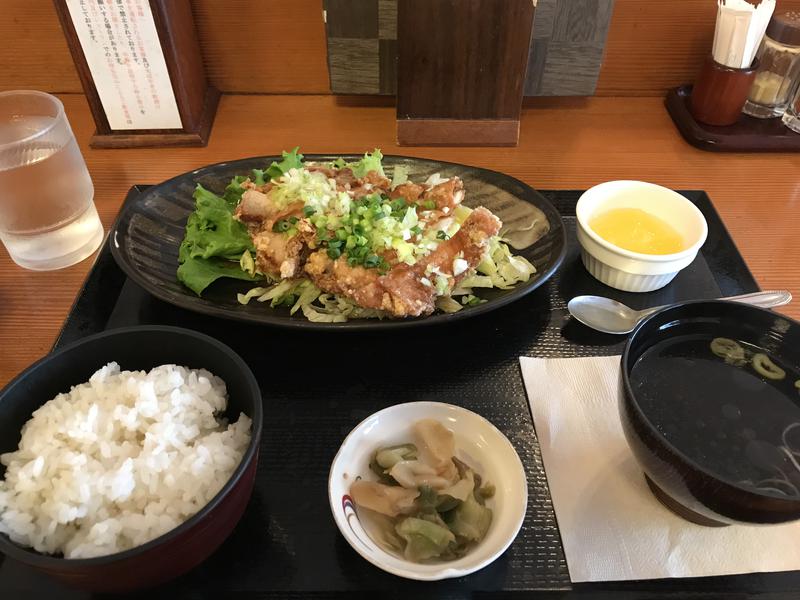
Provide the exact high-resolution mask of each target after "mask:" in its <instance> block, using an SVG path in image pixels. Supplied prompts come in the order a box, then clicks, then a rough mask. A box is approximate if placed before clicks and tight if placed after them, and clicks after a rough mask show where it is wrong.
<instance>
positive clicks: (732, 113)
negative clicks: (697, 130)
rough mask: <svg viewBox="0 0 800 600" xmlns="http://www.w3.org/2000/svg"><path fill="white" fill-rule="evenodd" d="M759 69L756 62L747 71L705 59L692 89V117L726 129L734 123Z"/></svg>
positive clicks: (711, 58)
mask: <svg viewBox="0 0 800 600" xmlns="http://www.w3.org/2000/svg"><path fill="white" fill-rule="evenodd" d="M757 69H758V60H755V61H753V64H752V65H751V66H750V67H748V68H746V69H734V68H733V67H727V66H725V65H722V64H720V63H718V62H717V61H715V60H714V58H713V57H712V56H710V55H709V56H708V58H706V61H705V63H703V68H702V69H701V70H700V75H699V76H698V78H697V81H696V82H695V84H694V88H693V89H692V96H691V99H690V101H689V109H690V110H691V113H692V116H693V117H694V118H695V119H696V120H697V121H699V122H701V123H705V124H706V125H716V126H726V125H733V124H734V123H736V122H737V121H738V120H739V118H740V117H741V115H742V108H744V103H745V102H746V101H747V95H748V92H749V91H750V87H751V86H752V85H753V80H754V79H755V76H756V70H757Z"/></svg>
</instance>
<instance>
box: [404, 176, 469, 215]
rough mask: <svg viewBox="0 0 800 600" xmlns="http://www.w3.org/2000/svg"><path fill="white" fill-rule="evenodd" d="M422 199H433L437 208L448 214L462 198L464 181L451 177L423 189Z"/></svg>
mask: <svg viewBox="0 0 800 600" xmlns="http://www.w3.org/2000/svg"><path fill="white" fill-rule="evenodd" d="M398 187H399V186H398ZM422 199H423V200H433V202H434V203H435V204H436V209H437V210H440V211H442V212H443V213H444V214H449V213H450V212H451V211H452V210H453V209H454V208H455V207H456V206H458V205H459V204H461V201H462V200H463V199H464V182H463V181H461V179H460V178H458V177H451V178H450V179H448V180H447V181H445V182H444V183H440V184H438V185H435V186H433V187H432V188H430V189H429V190H427V191H425V193H424V194H423V195H422Z"/></svg>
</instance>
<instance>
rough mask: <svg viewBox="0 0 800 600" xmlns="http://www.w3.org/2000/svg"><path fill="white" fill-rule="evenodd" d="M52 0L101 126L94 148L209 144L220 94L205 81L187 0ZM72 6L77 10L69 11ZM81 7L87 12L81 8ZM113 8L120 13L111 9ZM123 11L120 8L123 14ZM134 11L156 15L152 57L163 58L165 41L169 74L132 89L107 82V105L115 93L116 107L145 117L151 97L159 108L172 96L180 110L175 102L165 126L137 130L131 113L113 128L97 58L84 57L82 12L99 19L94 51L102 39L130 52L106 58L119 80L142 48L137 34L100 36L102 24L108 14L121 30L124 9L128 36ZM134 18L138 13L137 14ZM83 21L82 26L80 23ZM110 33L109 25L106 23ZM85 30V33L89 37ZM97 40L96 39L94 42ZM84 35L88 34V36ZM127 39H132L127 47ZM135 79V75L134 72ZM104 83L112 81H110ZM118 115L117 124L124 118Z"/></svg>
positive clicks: (119, 50) (87, 96) (116, 49)
mask: <svg viewBox="0 0 800 600" xmlns="http://www.w3.org/2000/svg"><path fill="white" fill-rule="evenodd" d="M53 1H54V4H55V8H56V12H57V13H58V17H59V20H60V21H61V27H62V29H63V31H64V35H65V36H66V39H67V43H68V45H69V49H70V52H71V53H72V58H73V61H74V62H75V66H76V68H77V71H78V75H79V76H80V79H81V83H82V84H83V89H84V92H85V93H86V98H87V100H88V102H89V106H90V108H91V110H92V115H93V116H94V121H95V125H96V128H97V129H96V131H95V134H94V135H93V136H92V139H91V142H90V146H91V147H93V148H134V147H145V146H205V145H206V144H207V143H208V138H209V135H210V133H211V126H212V124H213V122H214V116H215V114H216V110H217V104H218V103H219V96H220V94H219V91H218V90H217V89H216V88H214V87H213V86H211V85H209V83H208V80H207V79H206V75H205V68H204V66H203V58H202V55H201V53H200V44H199V42H198V38H197V31H196V29H195V25H194V18H193V16H192V10H191V4H190V0H123V1H122V2H117V1H116V0H85V2H84V1H83V0H53ZM90 2H91V3H94V5H91V4H90ZM143 4H149V9H150V11H149V12H148V11H146V10H143V9H146V8H147V7H146V6H143ZM98 5H99V9H98ZM71 10H72V11H73V13H71V12H70V11H71ZM79 11H82V14H81V12H79ZM99 11H102V12H99ZM114 11H117V12H116V13H114ZM119 11H123V12H122V13H119ZM137 11H138V16H139V18H144V19H148V18H149V13H152V21H153V23H154V25H155V31H156V32H157V40H152V42H153V43H152V44H151V46H150V56H151V60H152V62H153V63H155V62H157V60H160V56H158V54H159V48H158V46H159V45H160V52H163V63H162V65H163V64H164V63H165V64H166V73H167V75H168V81H167V80H166V78H164V79H163V80H162V81H161V85H160V88H159V86H158V85H156V84H153V80H152V79H150V80H149V82H150V84H151V85H150V86H148V85H142V84H141V76H140V81H138V82H137V84H135V85H134V84H131V86H132V88H129V89H127V90H126V91H118V90H110V89H108V87H107V88H106V89H105V90H104V91H105V92H106V102H107V103H108V101H109V98H111V100H112V101H113V102H114V103H117V104H116V106H115V108H117V109H118V108H119V106H120V105H123V104H124V105H125V109H124V110H125V111H127V112H126V113H125V114H126V115H130V113H131V112H136V115H134V118H140V115H145V114H146V113H147V110H148V108H150V107H148V106H146V103H147V102H151V98H153V100H152V103H153V106H156V107H160V106H161V105H162V103H166V104H171V103H172V102H174V105H177V114H175V112H174V105H173V106H172V110H173V114H174V117H173V119H172V121H171V123H170V126H169V127H166V128H132V127H131V126H130V125H131V123H132V122H133V121H132V119H131V120H130V121H128V122H127V124H126V125H125V126H123V127H121V128H120V127H117V128H113V127H112V126H111V123H110V118H109V116H108V114H107V109H111V107H110V106H108V104H107V105H106V106H104V103H103V98H102V94H101V93H100V92H99V91H98V83H97V82H96V75H97V74H98V73H99V71H98V70H97V69H98V67H97V63H95V65H94V68H95V70H94V71H93V70H92V67H90V63H89V62H88V61H87V55H86V52H85V48H84V47H83V46H82V43H81V38H80V36H79V34H78V32H77V30H76V25H75V21H74V19H76V18H80V19H84V18H85V20H86V22H87V23H88V22H89V21H90V20H94V24H93V25H92V27H94V30H93V33H92V35H93V36H95V35H96V36H98V38H99V39H101V42H99V43H98V44H95V45H94V51H95V52H96V51H97V46H98V45H102V46H104V47H105V50H104V52H108V53H110V52H111V51H112V50H113V51H117V52H120V53H122V52H123V51H125V52H128V53H129V54H128V55H123V54H117V55H115V58H116V59H118V60H112V58H111V56H109V57H108V61H107V65H108V69H112V68H113V69H114V70H115V71H116V72H115V73H114V77H115V78H117V79H119V78H120V77H124V76H125V74H126V73H128V72H129V71H128V70H127V66H128V61H129V60H130V59H129V56H130V55H132V53H135V52H136V51H137V50H136V49H137V47H140V46H138V43H137V41H136V40H135V38H132V37H131V36H119V37H118V38H117V39H116V40H115V42H114V43H115V44H116V45H114V46H113V48H109V43H110V36H111V34H110V33H109V34H108V37H102V36H103V34H104V33H105V32H104V27H105V28H108V27H109V25H108V23H109V21H110V20H111V21H112V23H113V25H114V26H115V27H116V28H117V29H116V32H117V35H119V32H120V31H121V30H122V29H121V28H122V27H123V25H120V14H122V17H123V19H126V20H125V21H124V32H125V33H126V34H128V33H129V29H132V28H133V25H131V26H130V28H129V25H128V21H127V18H128V17H129V16H131V15H132V13H136V12H137ZM126 13H127V14H126ZM142 15H144V17H142ZM132 16H133V17H134V18H135V17H136V14H133V15H132ZM80 24H81V25H82V23H80ZM110 31H111V29H109V32H110ZM86 35H87V34H86V32H85V31H84V36H86ZM142 37H143V36H142ZM94 39H95V38H94V37H92V40H94ZM86 41H87V40H86V38H85V37H84V42H86ZM139 42H141V39H139ZM87 45H91V44H87ZM128 45H130V50H129V49H128ZM144 47H145V45H142V46H141V48H144ZM156 59H157V60H156ZM101 60H102V59H101ZM112 63H113V64H112ZM145 64H146V65H147V64H148V63H147V62H145ZM137 66H138V67H140V68H141V64H140V60H137ZM101 68H102V69H105V68H106V64H102V65H101ZM148 69H149V65H148ZM140 72H141V71H140ZM93 73H94V76H93ZM165 77H166V76H165ZM132 80H133V76H131V81H132ZM115 81H116V79H115ZM156 83H158V82H156ZM100 85H106V86H108V79H106V80H105V82H104V83H102V84H100ZM170 87H171V94H170ZM133 88H135V89H133ZM112 92H113V93H112ZM164 92H166V94H164ZM159 93H161V94H162V97H161V98H158V94H159ZM114 94H116V96H115V95H114ZM173 94H174V101H173V98H172V95H173ZM177 115H179V120H176V119H178V116H177ZM116 121H117V122H119V118H117V119H116ZM173 125H174V126H173Z"/></svg>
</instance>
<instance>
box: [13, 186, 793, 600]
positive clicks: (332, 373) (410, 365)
mask: <svg viewBox="0 0 800 600" xmlns="http://www.w3.org/2000/svg"><path fill="white" fill-rule="evenodd" d="M141 189H142V188H141V187H139V188H133V189H132V190H131V192H130V193H129V198H130V197H131V196H132V195H134V194H136V193H137V191H138V190H141ZM544 193H545V195H546V196H547V197H548V198H549V199H550V200H551V201H552V202H553V203H554V204H555V206H556V208H558V209H559V211H560V212H561V213H562V215H564V217H565V219H564V220H565V224H566V226H567V229H568V234H569V235H568V239H569V242H570V248H569V253H568V255H567V258H566V260H565V262H564V264H563V267H562V269H561V271H560V272H559V273H558V274H557V275H556V276H555V277H554V278H553V279H551V280H550V281H549V282H548V283H547V285H545V286H543V287H542V288H540V289H539V290H536V291H535V292H533V293H532V294H531V295H530V296H528V297H526V298H523V299H521V300H519V301H518V302H515V303H513V304H512V305H509V306H507V307H504V308H502V309H499V310H497V311H496V312H494V313H491V314H487V315H483V316H479V317H476V318H475V319H471V320H468V321H462V322H460V323H455V324H452V325H441V326H437V327H429V328H425V329H420V330H399V331H396V332H364V333H355V332H352V333H347V334H346V335H344V334H343V335H336V336H331V335H329V334H328V335H324V334H319V333H309V332H299V331H298V332H292V333H287V332H285V331H282V330H278V329H270V328H268V327H259V326H253V325H246V324H241V323H235V322H231V321H223V320H219V319H215V318H211V317H207V316H202V315H198V314H194V313H191V312H188V311H185V310H182V309H179V308H176V307H174V306H171V305H168V304H165V303H163V302H161V301H158V300H156V299H155V298H152V297H151V296H149V295H148V294H146V293H145V292H144V291H143V290H141V289H140V288H138V287H137V286H136V285H135V284H134V283H133V282H131V281H129V280H127V279H126V278H125V277H124V275H123V274H122V273H121V271H120V270H119V269H118V268H117V266H116V265H115V264H114V261H113V259H112V258H111V256H110V253H109V251H108V248H107V247H105V248H104V249H103V251H102V252H101V253H100V255H99V257H98V259H97V262H96V264H95V265H94V267H93V269H92V271H91V273H90V275H89V277H88V278H87V280H86V283H85V285H84V288H83V289H82V290H81V292H80V294H79V296H78V298H77V300H76V302H75V305H74V306H73V308H72V310H71V311H70V314H69V317H68V318H67V320H66V322H65V324H64V328H63V330H62V332H61V335H60V337H59V339H58V341H57V342H56V346H60V345H62V344H65V343H68V342H70V341H72V340H75V339H77V338H80V337H82V336H85V335H88V334H90V333H94V332H97V331H102V330H104V329H108V328H113V327H121V326H128V325H135V324H140V323H168V324H172V325H179V326H184V327H189V328H193V329H197V330H199V331H204V332H206V333H209V334H211V335H213V336H215V337H217V338H219V339H221V340H222V341H224V342H225V343H227V344H229V345H231V346H232V347H233V348H234V349H235V350H236V351H237V352H239V353H240V354H241V355H242V356H243V357H244V359H245V360H246V361H247V362H248V363H249V364H250V365H251V366H252V367H253V370H254V371H255V373H256V376H257V378H258V379H259V383H260V385H261V388H262V391H263V393H264V436H263V443H262V448H261V457H262V458H261V463H260V464H259V471H258V475H257V481H256V489H255V492H254V495H253V499H252V501H251V504H250V506H249V507H248V510H247V512H246V513H245V516H244V518H243V520H242V522H241V523H240V524H239V526H238V527H237V528H236V530H235V531H234V533H233V534H232V535H231V537H230V538H229V539H228V541H227V542H226V543H225V544H224V545H223V546H222V547H221V548H220V550H219V551H218V552H217V553H216V554H215V555H214V556H213V557H211V558H210V559H209V560H208V561H206V562H205V563H204V564H203V565H201V566H200V567H198V568H197V569H195V570H194V571H192V572H190V573H189V574H187V575H185V576H183V577H181V578H180V579H178V580H176V581H174V582H172V583H169V584H167V585H165V586H163V587H161V588H159V589H158V590H154V591H151V592H148V593H143V594H142V596H154V595H157V596H161V595H163V596H165V597H170V598H184V597H192V598H200V597H219V598H223V597H224V598H227V597H230V596H231V595H232V596H233V597H235V598H300V597H310V598H342V599H344V598H348V599H350V598H353V597H359V598H378V597H398V598H403V599H404V600H408V599H412V598H413V599H415V600H416V599H417V598H501V597H502V598H506V597H516V596H525V595H526V593H529V592H531V591H534V590H537V591H552V592H553V596H555V597H558V598H561V597H564V596H571V595H573V594H576V595H588V596H590V597H594V598H644V597H647V598H650V597H653V596H659V597H662V596H663V597H668V598H688V597H697V596H698V595H702V596H703V597H707V598H712V597H725V598H731V597H738V596H739V595H742V596H744V595H749V594H753V593H757V592H771V595H770V597H771V598H777V597H781V598H783V597H785V598H790V597H796V592H794V591H793V590H797V589H800V573H796V572H791V573H780V574H764V575H742V576H731V577H712V578H699V579H681V580H660V581H646V582H627V583H606V584H579V585H574V586H573V585H571V584H570V581H569V573H568V571H567V565H566V561H565V559H564V554H563V551H562V548H561V541H560V538H559V533H558V526H557V524H556V520H555V515H554V513H553V508H552V505H551V502H550V495H549V491H548V488H547V481H546V478H545V474H544V469H543V466H542V460H541V455H540V452H539V448H538V444H537V443H536V438H535V433H534V430H533V423H532V420H531V416H530V411H529V408H528V403H527V399H526V396H525V389H524V387H523V383H522V378H521V376H520V372H519V366H518V361H517V358H518V357H519V356H593V355H610V354H614V353H619V352H621V350H622V345H623V341H624V340H623V339H621V338H620V337H616V336H610V335H605V334H599V333H595V332H592V331H590V330H588V329H586V328H585V327H583V326H582V325H579V324H577V323H575V322H572V321H570V320H569V318H568V315H567V312H566V302H567V300H568V299H569V298H570V297H572V296H574V295H576V294H602V295H608V296H611V297H614V298H618V299H620V300H622V301H624V302H627V303H629V304H630V305H632V306H634V307H645V306H649V305H654V304H663V303H667V302H671V301H678V300H684V299H690V298H703V297H708V298H710V297H715V296H719V295H732V294H738V293H746V292H753V291H756V290H757V289H758V287H757V285H756V283H755V281H754V279H753V277H752V275H751V274H750V272H749V270H748V269H747V266H746V265H745V263H744V261H743V260H742V257H741V256H740V254H739V252H738V251H737V249H736V246H735V245H734V243H733V241H732V240H731V238H730V236H729V235H728V233H727V231H726V230H725V228H724V226H723V224H722V222H721V221H720V219H719V216H718V215H717V213H716V211H715V210H714V208H713V206H712V204H711V202H710V200H709V198H708V196H707V195H706V194H705V193H704V192H697V191H695V192H683V193H684V195H686V196H687V197H688V198H689V199H690V200H692V201H693V202H695V203H696V204H697V206H698V207H699V208H700V209H701V210H702V212H703V214H704V215H705V217H706V219H707V220H708V225H709V237H708V241H707V242H706V245H705V247H704V248H703V252H702V253H701V255H699V256H698V258H697V260H696V261H695V262H694V263H693V264H692V265H691V266H690V267H688V268H687V269H686V270H684V271H683V272H682V273H680V274H679V276H678V277H677V278H676V279H675V280H674V281H673V283H672V284H670V285H669V286H668V287H667V288H665V289H663V290H661V291H659V292H654V293H650V294H642V295H637V294H628V293H624V292H618V291H615V290H613V289H611V288H608V287H606V286H604V285H603V284H600V283H599V282H597V281H596V280H594V279H592V278H591V277H590V276H589V275H588V274H587V273H586V271H585V270H584V269H583V266H582V265H581V264H580V259H579V258H578V255H577V243H576V241H575V236H574V229H575V217H574V214H575V213H574V209H575V202H576V201H577V199H578V196H579V195H580V192H575V191H570V192H563V191H561V192H544ZM309 351H313V355H312V354H310V353H309ZM411 400H439V401H445V402H451V403H454V404H459V405H462V406H465V407H467V408H469V409H472V410H474V411H476V412H478V413H480V414H482V415H484V416H486V417H487V418H488V419H489V420H491V421H492V422H493V423H495V424H496V425H497V426H498V427H499V428H500V429H501V430H502V431H503V432H504V433H505V434H506V435H507V436H508V437H509V439H510V440H511V442H512V443H513V444H514V446H515V447H516V449H517V451H518V452H519V454H520V457H521V458H522V461H523V463H524V464H525V468H526V471H527V476H528V484H529V503H528V513H527V516H526V519H525V522H524V524H523V527H522V530H521V532H520V534H519V536H518V537H517V539H516V540H515V542H514V543H513V544H512V546H511V547H510V548H509V550H508V551H507V552H506V553H505V554H504V555H503V556H502V557H500V558H499V559H498V560H497V561H496V562H495V563H493V564H492V565H490V566H488V567H486V568H485V569H483V570H482V571H479V572H478V573H475V574H473V575H470V576H467V577H464V578H461V579H455V580H448V581H442V582H438V583H420V582H414V581H407V580H404V579H400V578H398V577H394V576H392V575H388V574H386V573H384V572H383V571H380V570H379V569H377V568H375V567H373V566H372V565H370V564H369V563H367V562H366V561H365V560H363V559H362V558H361V557H359V556H358V555H357V554H356V553H355V551H353V550H352V549H351V548H350V546H349V545H348V544H347V542H346V541H345V540H344V538H343V537H342V536H341V535H340V534H339V532H338V530H337V529H336V526H335V524H334V522H333V519H332V517H331V514H330V509H329V507H328V498H327V476H328V470H329V467H330V463H331V460H332V459H333V456H334V455H335V453H336V451H337V450H338V448H339V444H340V443H341V441H342V439H343V438H344V437H345V435H346V434H347V433H348V432H349V431H350V429H351V428H352V427H353V426H355V425H356V424H357V423H358V422H359V421H360V420H362V419H363V418H364V417H366V416H367V415H369V414H371V413H372V412H374V411H376V410H378V409H380V408H383V407H385V406H388V405H391V404H396V403H399V402H406V401H411ZM710 550H711V551H724V549H710ZM23 593H27V594H29V595H35V596H36V597H48V598H51V599H52V600H56V599H60V598H84V597H88V594H83V593H81V592H76V591H73V590H68V589H66V588H62V587H61V586H60V585H58V584H56V583H54V582H52V581H50V580H49V579H47V578H45V577H44V576H42V575H39V574H37V573H36V572H34V571H33V570H31V569H29V568H28V567H25V566H23V565H20V564H18V563H16V562H14V561H12V560H11V559H7V558H6V559H3V558H2V557H0V597H2V598H13V597H16V596H17V595H21V594H23Z"/></svg>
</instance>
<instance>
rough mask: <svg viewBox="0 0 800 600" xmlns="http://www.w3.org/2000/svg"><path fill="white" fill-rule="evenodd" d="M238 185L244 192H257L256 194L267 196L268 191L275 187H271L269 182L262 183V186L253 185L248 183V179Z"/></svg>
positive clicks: (252, 182) (250, 182)
mask: <svg viewBox="0 0 800 600" xmlns="http://www.w3.org/2000/svg"><path fill="white" fill-rule="evenodd" d="M240 185H241V187H243V188H244V189H245V190H255V191H257V192H261V193H263V194H267V193H269V191H270V190H271V189H272V188H273V187H275V186H273V185H272V183H270V182H267V183H263V184H261V185H258V184H257V183H255V182H254V181H250V179H249V178H248V179H245V180H244V181H243V182H242V183H241V184H240Z"/></svg>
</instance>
